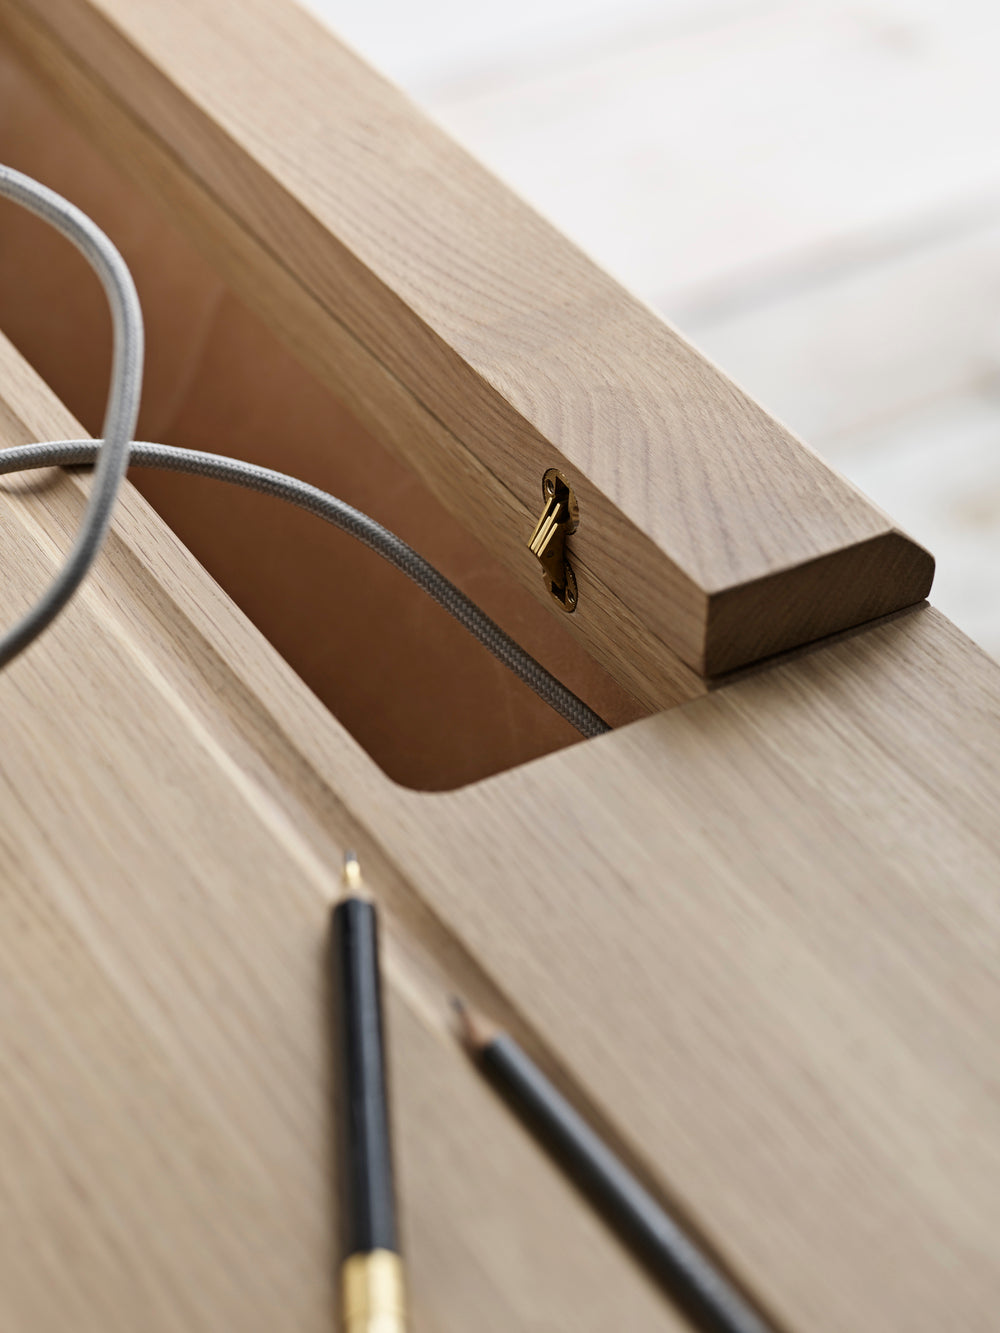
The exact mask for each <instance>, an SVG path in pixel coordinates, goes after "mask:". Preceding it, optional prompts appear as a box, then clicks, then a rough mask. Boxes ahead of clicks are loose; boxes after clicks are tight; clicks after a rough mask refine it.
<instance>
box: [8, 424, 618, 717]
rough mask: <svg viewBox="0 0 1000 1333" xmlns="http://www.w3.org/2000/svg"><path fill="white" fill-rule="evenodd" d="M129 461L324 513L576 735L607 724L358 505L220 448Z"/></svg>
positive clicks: (154, 448) (51, 455) (86, 454)
mask: <svg viewBox="0 0 1000 1333" xmlns="http://www.w3.org/2000/svg"><path fill="white" fill-rule="evenodd" d="M99 452H100V441H98V440H54V441H51V442H48V443H45V444H25V445H19V446H18V447H16V448H14V449H0V475H2V474H4V473H9V472H19V471H21V470H22V469H28V468H40V467H55V466H61V467H68V466H73V465H78V464H83V463H92V462H93V461H94V459H95V458H96V457H97V456H98V453H99ZM130 457H131V463H132V465H133V466H135V467H155V468H163V469H165V470H167V471H171V472H186V473H190V474H191V475H192V476H196V477H213V478H215V479H216V480H218V481H228V482H232V483H233V484H234V485H237V486H243V487H245V488H246V489H247V490H252V491H260V492H262V493H263V494H264V495H272V496H275V497H277V498H278V499H281V500H287V501H288V502H289V503H290V504H293V505H297V506H298V507H299V508H300V509H304V510H306V511H307V512H308V513H310V514H314V515H316V517H317V518H322V519H325V520H326V522H327V523H332V524H333V526H334V527H336V528H340V530H341V531H342V532H346V533H348V534H349V535H350V536H352V537H354V538H356V539H357V540H358V541H360V542H363V543H364V545H365V546H367V547H369V548H370V549H371V550H372V551H375V552H376V553H377V554H378V555H380V556H381V557H382V559H383V560H387V561H388V562H389V564H390V565H393V566H394V567H395V568H396V569H398V570H399V571H400V572H401V573H403V574H405V575H406V576H407V578H410V579H412V580H413V582H414V583H415V584H416V585H417V587H419V588H421V589H422V590H423V591H424V592H426V593H427V594H428V596H429V597H432V598H433V599H434V601H435V602H437V603H438V605H439V606H442V607H443V608H444V609H445V610H446V611H447V612H448V613H449V614H450V615H452V616H454V618H455V619H456V620H457V621H458V623H459V624H460V625H462V626H464V627H465V629H467V630H468V631H469V633H470V634H472V635H473V636H474V637H475V638H477V639H478V640H479V642H480V643H481V644H483V646H484V647H486V648H488V649H489V651H490V652H491V653H492V654H493V655H494V657H496V658H497V659H498V660H499V661H500V662H502V663H503V665H504V666H505V667H507V668H508V669H509V670H510V671H512V672H513V673H514V675H515V676H517V677H518V678H519V679H520V680H522V681H524V683H525V684H526V685H527V686H529V687H530V688H531V689H532V690H534V692H535V693H536V694H537V695H538V696H539V698H540V699H543V700H544V701H545V702H546V703H547V704H548V705H549V706H550V707H551V708H554V709H555V711H556V712H557V713H559V714H560V715H561V716H562V717H564V718H565V719H566V721H567V722H569V723H570V724H571V725H572V726H574V727H575V728H576V729H577V731H579V732H580V733H581V735H583V736H601V735H603V734H604V733H605V732H606V731H609V730H610V728H609V727H608V725H607V723H606V722H604V721H603V720H602V719H601V718H600V717H598V715H597V714H596V713H595V712H594V711H593V709H591V708H588V706H587V705H586V704H585V703H584V702H583V700H582V699H580V698H578V697H577V696H576V695H575V694H574V693H573V692H572V690H568V689H567V688H566V686H565V685H563V684H562V683H561V682H560V681H558V680H557V679H556V678H555V676H553V675H552V674H551V673H550V672H548V671H546V669H545V668H544V667H543V666H542V664H541V663H540V662H537V661H536V660H535V659H534V658H533V657H532V656H531V654H530V653H528V652H526V651H525V649H524V648H522V647H521V646H520V644H518V643H516V642H515V641H514V640H513V639H512V638H511V637H510V635H509V634H507V633H506V632H505V631H504V630H502V629H501V628H500V626H499V625H498V624H497V623H496V621H494V620H491V619H490V617H489V616H488V615H486V613H485V612H484V611H482V610H481V609H480V608H479V607H478V606H477V605H476V604H475V602H473V601H471V600H470V599H469V598H468V597H466V595H465V593H464V592H462V591H461V590H460V589H459V588H456V587H455V585H454V584H453V583H451V582H450V581H449V580H448V579H446V578H445V577H444V575H443V574H441V573H440V572H439V571H438V570H436V569H435V568H434V566H433V565H431V564H429V563H428V562H427V561H426V560H425V559H424V558H423V556H421V555H418V554H417V552H416V551H414V550H413V548H412V547H411V546H407V544H406V542H404V541H403V540H402V539H401V538H400V537H397V536H396V534H395V533H393V532H390V531H389V529H388V528H384V527H383V526H382V524H381V523H376V521H375V520H374V519H373V518H369V517H368V515H367V514H363V513H362V512H361V511H360V510H359V509H355V508H354V507H353V506H352V505H349V504H347V503H345V501H343V500H339V499H337V497H336V496H334V495H330V494H328V493H327V492H326V491H322V490H320V489H319V487H317V486H311V485H310V484H309V483H308V482H305V481H300V480H299V479H298V478H297V477H290V476H287V475H286V474H285V473H283V472H274V471H272V470H271V469H270V468H266V467H259V466H257V465H256V464H254V463H245V462H243V461H242V460H240V459H235V458H226V457H224V456H223V455H222V454H209V453H202V452H201V451H199V450H195V449H175V448H173V447H172V446H170V445H163V444H147V443H143V442H140V441H136V442H134V443H133V444H132V447H131V455H130Z"/></svg>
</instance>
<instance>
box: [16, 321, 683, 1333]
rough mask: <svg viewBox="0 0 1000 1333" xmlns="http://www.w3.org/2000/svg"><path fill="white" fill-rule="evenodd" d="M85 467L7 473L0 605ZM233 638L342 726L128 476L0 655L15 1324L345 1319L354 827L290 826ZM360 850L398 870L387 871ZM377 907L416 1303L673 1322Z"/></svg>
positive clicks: (552, 1322) (47, 555)
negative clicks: (534, 1135) (343, 1141)
mask: <svg viewBox="0 0 1000 1333" xmlns="http://www.w3.org/2000/svg"><path fill="white" fill-rule="evenodd" d="M0 381H2V383H3V386H4V398H5V402H4V405H3V411H2V419H0V444H2V445H4V446H6V445H10V444H14V443H19V442H22V441H24V440H25V439H31V438H37V437H57V436H60V435H66V434H72V433H74V431H75V430H77V429H79V428H78V427H75V423H73V421H72V419H71V418H70V417H69V415H68V414H67V413H66V412H65V410H64V409H62V408H61V407H59V405H58V404H57V403H56V402H55V400H54V399H52V397H51V395H50V394H48V393H47V392H46V391H44V390H43V388H42V386H41V384H40V382H39V381H38V380H37V378H35V377H34V376H33V375H32V374H31V373H30V372H29V371H28V370H27V367H26V366H25V365H24V363H23V362H21V361H20V359H19V358H18V357H17V356H16V354H15V353H14V352H13V351H12V349H11V348H10V346H9V344H8V343H6V341H2V340H0ZM36 481H37V479H36ZM84 488H85V483H82V482H80V481H76V480H73V479H70V478H66V477H53V478H48V479H43V480H42V485H41V486H40V487H38V486H31V487H25V484H24V482H23V481H21V480H19V479H18V480H12V481H10V482H8V483H6V484H5V487H4V490H5V492H6V493H5V494H4V495H3V497H2V506H0V507H2V510H3V516H4V523H3V539H2V555H3V562H4V568H5V570H6V571H7V574H6V576H5V580H4V592H3V598H2V600H3V614H4V615H5V616H7V617H10V616H12V615H13V614H14V612H15V610H16V609H17V608H18V607H19V606H22V605H23V604H24V603H25V602H26V601H27V599H28V598H29V596H30V595H31V592H32V590H33V589H36V588H37V587H38V586H39V584H40V582H41V581H42V580H43V579H44V578H46V577H47V576H50V575H51V572H52V570H53V569H54V567H55V565H56V564H57V563H58V560H59V553H60V550H61V549H64V548H65V546H66V544H67V542H68V538H69V536H70V534H71V532H72V530H73V528H74V526H75V525H76V524H77V523H78V522H79V518H80V513H81V508H82V491H83V489H84ZM195 589H199V590H200V591H198V592H195ZM233 636H235V637H233ZM247 652H249V653H250V654H251V655H252V656H253V657H256V658H258V659H259V660H258V665H264V674H265V675H266V676H270V677H271V679H272V682H273V684H274V686H275V689H276V691H277V692H278V693H279V694H281V695H283V696H286V697H287V696H288V691H289V690H291V693H292V695H294V696H296V697H297V698H298V699H299V701H300V704H303V705H304V711H303V712H302V713H301V716H302V718H303V721H305V722H306V724H307V725H308V726H311V725H312V721H314V720H316V719H319V720H321V723H322V724H323V725H325V726H326V727H332V728H333V730H332V731H330V732H328V733H327V734H328V739H331V740H333V742H334V744H335V745H338V746H339V745H340V744H342V743H343V742H344V741H347V742H348V744H351V742H350V740H349V738H348V737H347V736H346V733H344V732H343V731H342V730H341V729H340V728H339V727H337V726H336V724H335V723H333V722H332V719H331V718H330V717H329V715H328V714H326V712H325V710H324V709H322V708H321V707H319V706H318V705H317V704H316V701H315V700H314V699H313V698H312V697H311V696H310V695H309V694H308V692H306V691H305V690H304V689H303V687H302V686H301V685H300V684H299V683H298V682H297V681H296V679H295V678H294V676H292V674H291V673H290V672H289V670H288V669H287V667H285V666H284V664H283V663H281V662H280V660H279V659H278V658H277V657H276V655H275V654H274V653H273V651H272V650H270V649H269V648H267V646H266V645H265V644H264V643H263V641H262V640H261V639H260V638H259V636H258V635H257V634H256V632H255V631H253V630H252V629H251V628H250V627H249V626H248V624H247V622H246V621H245V620H244V619H243V618H242V616H241V615H240V614H239V613H238V612H236V611H235V609H234V608H233V607H232V605H231V604H230V603H229V602H228V600H227V599H226V598H225V597H224V596H223V595H222V594H221V593H220V592H219V591H218V589H217V588H215V587H214V585H213V584H212V583H211V581H210V580H208V579H207V578H206V577H205V576H204V574H202V573H201V571H200V570H199V569H198V567H197V565H196V564H195V563H194V562H193V561H192V560H191V558H190V556H189V555H187V553H186V552H185V550H184V548H183V547H182V546H181V545H180V543H179V542H178V541H177V540H176V539H175V538H173V537H172V536H171V535H170V534H169V532H168V531H167V530H166V529H165V528H164V527H163V525H162V524H161V523H160V521H159V520H158V519H157V518H156V517H155V515H154V514H153V513H152V512H151V511H150V509H149V507H148V506H147V505H146V504H145V502H144V501H143V500H142V499H141V497H139V496H138V495H137V494H136V493H135V492H134V491H132V490H131V488H129V492H128V494H127V496H126V499H125V503H124V506H123V508H122V511H121V512H120V515H119V519H118V521H117V523H116V530H115V534H114V536H113V538H112V541H111V544H110V547H109V549H108V551H107V554H106V555H105V556H104V557H102V560H101V571H100V575H99V577H98V578H97V579H96V580H94V581H93V582H91V583H90V584H89V585H88V586H87V588H86V589H85V590H84V592H83V593H82V594H81V595H80V596H79V597H78V598H77V600H76V601H75V602H74V604H73V607H72V609H71V610H70V611H69V612H68V613H67V615H66V616H65V617H64V618H63V619H62V620H61V621H60V623H59V625H58V627H57V628H56V629H55V630H53V631H52V633H51V634H50V635H49V636H47V638H46V640H45V642H44V644H42V645H39V647H38V649H37V650H36V651H33V652H31V653H30V654H28V655H27V656H26V657H25V658H23V659H21V660H20V661H19V662H17V663H16V664H15V665H14V666H13V667H12V668H11V669H10V670H9V671H7V672H5V673H4V674H3V676H2V678H0V696H2V701H3V702H2V704H0V738H2V750H3V763H2V765H0V781H2V786H3V794H4V799H3V811H4V813H3V816H2V819H0V824H2V834H0V849H2V850H0V860H2V871H0V879H2V883H3V889H2V892H0V918H2V928H0V939H2V941H3V944H2V949H0V952H2V959H0V971H2V975H3V983H2V986H0V992H2V997H3V998H2V1003H0V1063H2V1068H3V1073H4V1077H3V1080H2V1089H3V1090H2V1092H0V1142H2V1145H3V1147H2V1152H0V1196H2V1206H0V1233H2V1243H0V1325H2V1327H3V1328H4V1329H5V1330H10V1333H29V1330H30V1333H50V1331H51V1333H58V1331H59V1330H62V1329H65V1328H66V1327H67V1326H72V1327H74V1328H76V1329H79V1330H83V1331H85V1333H98V1331H99V1330H100V1331H101V1333H104V1331H105V1330H122V1333H125V1330H129V1331H130V1333H131V1331H132V1330H135V1329H136V1328H143V1329H149V1330H151V1331H152V1330H180V1329H204V1330H206V1331H207V1330H213V1333H217V1331H218V1330H220V1329H224V1328H236V1327H239V1328H244V1329H249V1330H254V1329H259V1330H261V1333H264V1331H265V1330H268V1331H270V1330H273V1329H275V1328H279V1327H280V1328H288V1329H293V1328H294V1329H297V1330H303V1333H305V1330H313V1329H315V1330H316V1331H317V1333H319V1331H320V1330H327V1329H329V1328H331V1327H332V1326H333V1319H334V1315H333V1311H334V1308H335V1301H334V1283H333V1273H334V1271H335V1258H336V1253H335V1240H334V1236H335V1225H334V1223H335V1218H334V1213H333V1209H334V1206H335V1185H334V1177H333V1169H334V1168H333V1161H332V1157H331V1143H332V1133H333V1118H332V1117H333V1099H332V1096H331V1092H330V1088H329V1073H328V1043H329V1035H330V1034H329V1026H328V1023H327V1018H326V1003H327V999H326V991H325V986H324V973H323V959H324V952H325V939H326V929H327V913H328V903H329V899H330V896H331V894H333V893H335V892H336V885H337V866H338V862H339V859H340V856H341V855H342V852H343V848H344V846H345V845H347V844H348V843H351V842H356V841H358V840H359V839H360V840H362V841H364V840H365V834H364V830H363V829H362V828H360V827H359V826H358V824H357V821H356V819H355V818H354V817H353V816H351V815H350V814H349V813H348V812H347V811H346V810H345V809H344V807H343V806H342V804H340V803H339V802H337V801H336V800H335V801H334V805H335V807H336V808H331V807H327V808H325V809H324V811H323V816H322V824H320V823H317V822H314V821H311V820H307V821H306V822H307V828H308V832H304V831H303V829H302V828H300V827H298V826H297V825H298V824H301V823H302V822H303V812H302V810H301V808H300V804H299V802H298V800H297V799H296V798H295V796H294V790H293V788H292V786H290V785H289V784H288V781H287V776H288V775H287V774H285V775H284V777H279V770H280V769H281V768H282V767H283V766H284V762H287V761H288V760H289V758H290V757H291V754H290V748H289V746H288V745H287V743H283V742H279V744H278V749H277V751H276V752H275V757H276V758H277V759H278V767H277V768H275V769H271V768H270V767H269V765H268V764H267V763H266V762H262V755H259V754H255V753H254V740H256V739H259V738H260V735H259V734H258V732H257V722H261V721H264V729H265V732H266V731H272V732H273V727H274V724H273V722H267V721H265V717H266V708H263V706H262V703H261V701H260V700H258V699H256V698H255V697H254V695H253V693H252V691H251V690H250V689H248V688H247V686H246V685H245V684H243V683H241V679H240V677H241V672H242V667H241V666H240V665H239V664H240V662H241V661H244V662H245V660H246V658H245V654H246V653H247ZM230 653H231V654H232V660H231V661H230ZM265 664H266V665H265ZM234 668H235V674H234ZM262 708H263V711H262ZM231 710H233V711H231ZM241 713H243V714H244V716H243V717H242V719H241V717H240V714H241ZM253 717H256V718H257V722H253V721H250V719H251V718H253ZM310 718H312V721H310ZM247 722H249V731H248V730H247V726H246V724H247ZM261 734H262V733H261ZM251 738H253V739H251ZM248 741H250V744H248ZM298 762H299V763H301V760H299V761H298ZM290 798H291V809H289V808H286V807H287V806H288V805H289V799H290ZM367 860H368V863H369V869H370V874H371V876H372V878H373V880H374V882H375V884H376V885H378V887H379V888H380V890H381V891H382V892H384V893H388V890H389V887H390V885H392V884H393V883H394V882H395V881H396V880H397V878H398V877H397V876H396V875H395V873H394V872H393V870H392V868H391V866H389V865H388V864H387V863H386V862H385V860H384V858H383V857H378V856H374V855H373V856H371V857H369V858H367ZM388 928H389V936H390V939H389V954H390V957H391V959H392V966H391V968H390V970H389V978H390V991H391V998H390V1011H389V1020H390V1037H391V1046H392V1074H393V1090H394V1097H395V1106H396V1119H397V1122H398V1129H399V1135H398V1138H399V1151H400V1158H401V1161H400V1169H401V1192H402V1198H403V1215H404V1224H405V1234H406V1241H407V1249H408V1253H409V1257H410V1265H411V1282H412V1286H413V1290H414V1293H415V1318H416V1326H417V1327H418V1328H420V1329H427V1330H448V1329H454V1330H456V1333H457V1331H458V1330H461V1329H468V1328H470V1327H476V1328H483V1329H489V1330H496V1333H501V1331H502V1330H508V1329H511V1328H522V1327H537V1328H552V1329H556V1328H559V1327H562V1321H563V1317H564V1313H565V1310H566V1308H567V1306H569V1308H571V1309H572V1310H573V1322H574V1326H577V1327H582V1328H591V1329H593V1330H594V1333H598V1330H602V1329H606V1328H608V1327H611V1326H613V1325H614V1323H615V1322H616V1321H617V1320H618V1319H620V1318H624V1319H626V1320H627V1321H628V1322H629V1324H630V1326H631V1327H641V1328H650V1329H662V1330H664V1333H679V1330H680V1328H681V1325H680V1323H679V1321H678V1320H676V1319H675V1318H674V1317H673V1315H672V1314H671V1312H670V1310H669V1309H667V1308H665V1307H664V1305H663V1302H662V1300H661V1299H660V1298H659V1296H658V1295H657V1294H656V1293H655V1292H654V1291H653V1290H652V1289H650V1288H649V1287H648V1286H647V1283H646V1281H645V1279H644V1278H643V1277H641V1276H640V1274H639V1273H638V1271H637V1270H635V1269H634V1268H633V1266H632V1264H631V1262H630V1260H629V1259H628V1258H626V1257H625V1256H624V1255H623V1254H622V1253H621V1252H620V1251H619V1250H618V1248H617V1247H616V1245H615V1244H614V1243H612V1242H610V1241H609V1239H608V1238H607V1236H606V1235H605V1234H604V1232H603V1229H602V1228H601V1226H600V1224H599V1223H598V1222H597V1221H596V1220H595V1219H594V1218H593V1217H591V1215H590V1214H589V1212H588V1211H587V1210H586V1209H583V1208H581V1207H580V1205H579V1204H578V1202H577V1201H576V1199H575V1197H574V1196H573V1194H572V1192H571V1190H570V1189H569V1187H568V1186H567V1185H566V1184H565V1183H564V1182H563V1181H562V1180H561V1179H560V1177H559V1176H558V1174H557V1173H556V1172H555V1171H554V1169H553V1168H552V1167H551V1166H550V1165H549V1164H548V1163H547V1161H546V1160H545V1158H544V1157H543V1156H542V1154H541V1153H540V1152H539V1150H538V1149H536V1148H535V1147H534V1145H533V1144H532V1143H531V1142H530V1140H528V1139H527V1138H526V1137H525V1136H524V1135H523V1134H522V1133H521V1132H520V1130H519V1129H518V1127H517V1126H516V1125H515V1124H514V1123H512V1122H511V1120H510V1118H509V1116H508V1115H507V1114H506V1112H505V1111H504V1110H503V1108H502V1107H501V1106H499V1105H498V1104H497V1102H496V1100H495V1098H494V1097H493V1095H492V1094H491V1093H490V1092H489V1091H488V1089H486V1088H485V1087H484V1086H483V1085H482V1084H481V1082H480V1080H479V1079H478V1077H477V1076H476V1074H475V1073H474V1072H473V1071H472V1070H471V1069H470V1068H469V1066H468V1062H467V1060H466V1058H465V1056H464V1055H463V1054H461V1053H460V1052H459V1050H458V1048H457V1046H456V1044H455V1043H454V1041H453V1039H452V1038H451V1036H450V1035H449V1033H448V1032H447V1030H446V1027H445V1012H446V1010H445V1006H444V1003H443V994H442V991H441V982H440V980H439V979H437V978H435V980H436V981H437V985H436V986H429V985H428V982H427V979H426V975H425V974H426V973H427V970H428V969H427V966H426V965H424V966H423V968H422V969H421V967H420V966H419V964H415V963H413V962H410V961H409V960H408V956H407V949H406V947H403V946H401V945H398V944H397V943H396V941H395V939H394V930H395V918H394V916H393V915H392V914H389V916H388ZM458 980H459V981H461V980H462V973H461V971H460V972H459V974H458ZM515 1196H516V1199H517V1202H516V1206H512V1205H513V1204H514V1199H515Z"/></svg>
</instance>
